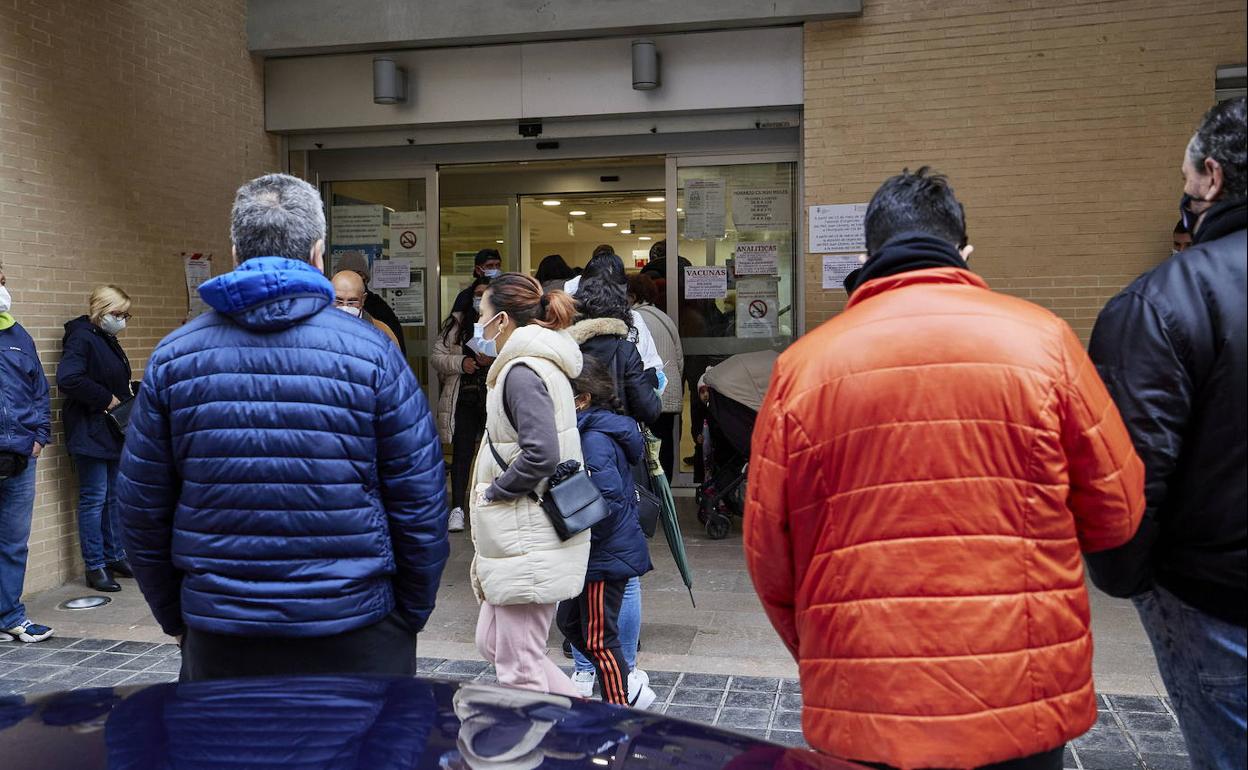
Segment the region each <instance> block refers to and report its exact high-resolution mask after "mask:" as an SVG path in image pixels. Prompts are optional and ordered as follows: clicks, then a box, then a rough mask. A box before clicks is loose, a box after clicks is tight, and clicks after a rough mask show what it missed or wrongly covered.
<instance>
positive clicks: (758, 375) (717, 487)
mask: <svg viewBox="0 0 1248 770" xmlns="http://www.w3.org/2000/svg"><path fill="white" fill-rule="evenodd" d="M778 355H779V354H778V353H776V352H775V351H774V350H760V351H757V352H754V353H741V354H739V355H735V356H732V357H731V358H729V359H728V360H726V361H724V362H723V363H720V364H716V365H715V366H712V367H710V368H709V369H707V370H706V374H704V375H703V376H702V380H701V382H700V383H699V386H698V394H699V397H702V398H703V399H704V400H705V401H706V405H707V411H708V412H709V413H710V417H709V418H708V419H707V420H706V423H705V424H704V425H703V428H702V461H703V462H704V463H705V472H704V474H703V481H702V483H701V484H700V485H699V486H698V491H697V503H698V521H700V522H701V523H702V524H703V525H704V526H705V527H706V534H707V537H709V538H711V539H712V540H723V539H724V538H725V537H727V536H728V532H729V531H730V530H731V529H732V517H733V516H738V517H740V516H742V515H744V514H745V489H746V477H747V475H748V472H749V461H750V442H751V440H752V439H753V436H754V421H755V420H756V419H757V418H758V410H759V409H761V408H762V406H763V396H764V395H766V393H767V385H768V383H769V382H770V381H771V370H772V367H774V366H775V363H776V357H777V356H778Z"/></svg>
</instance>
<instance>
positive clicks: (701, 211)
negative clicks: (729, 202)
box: [683, 179, 726, 240]
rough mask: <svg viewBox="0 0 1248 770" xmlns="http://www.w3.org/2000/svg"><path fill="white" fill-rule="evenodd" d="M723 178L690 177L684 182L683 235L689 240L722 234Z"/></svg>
mask: <svg viewBox="0 0 1248 770" xmlns="http://www.w3.org/2000/svg"><path fill="white" fill-rule="evenodd" d="M725 189H726V188H725V186H724V180H722V179H690V180H688V181H687V182H685V207H684V208H685V227H684V231H683V232H684V236H685V237H686V238H688V239H690V240H702V239H704V238H722V237H723V236H724V216H725V214H726V212H725V210H724V208H725V207H724V193H725Z"/></svg>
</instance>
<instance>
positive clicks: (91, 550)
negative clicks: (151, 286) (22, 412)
mask: <svg viewBox="0 0 1248 770" xmlns="http://www.w3.org/2000/svg"><path fill="white" fill-rule="evenodd" d="M129 320H130V297H129V296H127V295H126V293H125V292H124V291H122V290H121V289H120V288H118V287H116V286H101V287H99V288H98V289H96V290H95V291H93V292H91V299H90V303H89V309H88V313H87V315H84V316H79V317H78V318H75V319H74V320H72V321H69V322H68V323H66V324H65V338H64V347H63V350H64V352H63V353H62V354H61V363H60V365H59V366H58V367H57V368H56V383H57V385H58V386H59V387H60V389H61V394H62V395H64V396H65V407H64V409H63V410H62V415H63V417H64V419H65V436H66V443H67V444H68V445H69V453H70V455H71V456H72V457H73V458H74V466H75V467H76V468H77V469H78V540H79V544H80V545H81V547H82V560H83V562H84V563H85V565H86V570H87V585H89V586H91V587H92V588H94V589H95V590H97V591H105V592H109V593H111V592H115V591H120V590H121V584H120V583H118V582H117V580H116V579H115V576H117V575H120V576H121V577H133V576H134V573H133V571H132V569H131V567H130V563H129V561H127V559H126V550H125V547H124V546H123V544H122V538H121V523H120V521H119V520H118V518H117V461H118V460H120V459H121V447H122V441H123V436H122V435H121V434H120V433H118V432H117V431H116V430H115V429H114V427H113V426H112V425H111V424H110V421H109V418H108V415H107V414H106V412H108V410H110V409H112V408H113V407H115V406H117V405H119V404H120V403H121V402H123V401H126V400H128V399H130V398H132V397H133V395H134V393H133V386H132V384H131V382H130V377H131V370H130V359H129V358H127V357H126V352H125V351H124V350H122V348H121V343H120V342H118V341H117V335H118V334H120V333H121V332H122V331H123V330H124V329H125V328H126V324H127V322H129Z"/></svg>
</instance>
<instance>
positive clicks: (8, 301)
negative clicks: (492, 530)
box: [0, 286, 13, 313]
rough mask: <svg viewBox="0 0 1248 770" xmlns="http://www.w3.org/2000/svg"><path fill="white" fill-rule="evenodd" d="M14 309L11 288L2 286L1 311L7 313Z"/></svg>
mask: <svg viewBox="0 0 1248 770" xmlns="http://www.w3.org/2000/svg"><path fill="white" fill-rule="evenodd" d="M12 309H13V297H12V295H10V294H9V290H8V289H6V288H5V287H3V286H0V313H7V312H9V311H10V310H12Z"/></svg>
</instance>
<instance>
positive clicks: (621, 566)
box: [576, 407, 653, 580]
mask: <svg viewBox="0 0 1248 770" xmlns="http://www.w3.org/2000/svg"><path fill="white" fill-rule="evenodd" d="M576 427H577V429H578V430H579V431H580V433H581V451H582V452H583V453H584V454H585V467H586V468H587V469H588V470H589V477H590V479H592V480H593V482H594V486H596V487H598V491H599V492H601V493H602V497H603V499H604V500H606V501H607V506H608V507H609V508H610V509H611V515H610V516H608V517H607V518H605V519H603V520H602V521H600V522H598V523H597V524H595V525H594V528H593V530H592V536H591V538H590V547H589V567H588V569H587V571H586V574H585V577H586V579H587V580H627V579H628V578H632V577H639V576H641V575H644V574H646V573H647V572H649V571H650V570H651V569H653V566H652V565H651V563H650V549H649V546H647V545H646V536H645V533H644V532H642V531H641V519H640V517H639V514H638V511H637V492H636V490H635V488H634V486H633V476H632V466H633V465H635V464H636V463H637V462H639V461H640V460H641V457H642V453H643V452H644V451H645V442H644V441H643V440H642V438H641V429H640V428H638V427H637V421H636V420H633V419H631V418H629V417H625V416H624V415H622V414H616V413H615V412H610V411H607V410H606V409H602V408H598V407H594V408H590V409H586V410H585V411H583V412H579V413H578V414H577V415H576Z"/></svg>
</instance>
